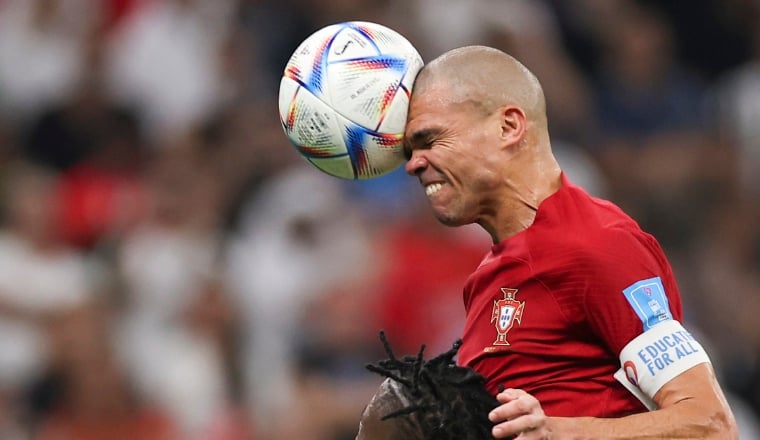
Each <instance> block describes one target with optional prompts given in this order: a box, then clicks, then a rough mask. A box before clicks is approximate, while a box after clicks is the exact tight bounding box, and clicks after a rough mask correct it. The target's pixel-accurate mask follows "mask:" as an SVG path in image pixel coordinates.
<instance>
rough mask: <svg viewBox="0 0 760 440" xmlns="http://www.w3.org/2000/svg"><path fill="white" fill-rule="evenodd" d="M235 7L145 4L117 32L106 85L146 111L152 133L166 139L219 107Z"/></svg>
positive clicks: (171, 1)
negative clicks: (223, 62) (225, 47)
mask: <svg viewBox="0 0 760 440" xmlns="http://www.w3.org/2000/svg"><path fill="white" fill-rule="evenodd" d="M233 6H234V1H233V0H215V1H205V0H155V1H150V2H143V4H141V5H140V7H139V8H137V9H136V10H135V11H134V12H133V13H132V14H130V15H129V16H128V17H126V18H125V19H124V21H123V22H122V23H121V24H120V26H118V27H117V28H116V29H115V30H114V33H113V35H112V38H111V40H110V42H109V45H108V49H107V52H108V54H107V56H106V72H107V73H106V76H107V80H106V82H107V84H108V86H107V87H108V89H109V90H110V93H111V94H112V95H113V97H114V99H116V101H117V102H120V103H124V104H128V105H135V106H136V107H137V108H138V109H139V110H140V111H141V112H142V113H143V114H144V115H145V118H146V120H145V121H144V122H145V123H146V125H147V127H146V128H147V130H148V133H149V134H150V135H152V136H154V137H156V138H158V139H159V140H165V139H166V138H167V137H170V136H172V135H176V134H177V133H182V132H184V131H185V130H187V129H188V128H190V127H193V126H194V125H195V124H196V123H198V122H199V121H201V120H203V118H204V117H206V116H207V115H209V114H211V113H212V112H213V111H214V110H216V108H217V105H218V104H219V101H220V99H221V95H222V92H223V89H224V86H223V84H222V76H223V75H222V72H221V65H220V62H221V50H222V45H223V44H224V42H225V41H226V38H227V37H228V33H229V31H230V26H231V19H232V17H231V12H232V11H233Z"/></svg>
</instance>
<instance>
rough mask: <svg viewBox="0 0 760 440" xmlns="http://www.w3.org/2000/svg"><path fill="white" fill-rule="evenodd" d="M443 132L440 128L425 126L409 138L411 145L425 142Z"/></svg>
mask: <svg viewBox="0 0 760 440" xmlns="http://www.w3.org/2000/svg"><path fill="white" fill-rule="evenodd" d="M440 132H441V129H440V128H424V129H422V130H417V131H415V132H414V133H412V135H411V136H410V137H409V138H408V143H409V145H417V144H425V143H427V142H429V140H430V139H431V138H433V137H435V136H437V135H438V134H439V133H440Z"/></svg>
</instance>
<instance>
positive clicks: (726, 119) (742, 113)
mask: <svg viewBox="0 0 760 440" xmlns="http://www.w3.org/2000/svg"><path fill="white" fill-rule="evenodd" d="M751 17H753V22H754V23H755V25H754V26H751V27H750V28H751V29H752V30H753V31H754V32H753V34H752V39H751V42H752V49H753V51H752V57H751V58H750V59H748V60H747V61H746V62H745V63H743V64H741V65H740V66H737V67H736V68H734V69H731V70H729V71H727V72H725V73H724V74H723V75H721V76H720V77H719V78H718V79H717V81H716V82H715V87H714V88H713V90H712V91H713V97H714V104H715V106H716V109H717V113H716V114H717V116H718V118H717V121H716V122H717V127H716V128H717V129H718V131H719V134H720V136H721V138H722V139H723V141H724V142H725V143H726V144H727V145H734V146H735V147H736V153H737V164H738V172H739V173H738V184H739V185H740V189H741V191H742V193H743V195H744V197H746V198H747V199H749V200H753V199H755V200H756V199H757V198H758V197H759V196H760V176H758V173H757V170H758V169H760V29H758V24H760V5H758V6H756V10H755V11H753V13H752V14H751Z"/></svg>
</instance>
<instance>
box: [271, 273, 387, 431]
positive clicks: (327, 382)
mask: <svg viewBox="0 0 760 440" xmlns="http://www.w3.org/2000/svg"><path fill="white" fill-rule="evenodd" d="M374 289H375V284H374V283H372V282H371V280H369V279H367V280H362V279H361V278H359V279H356V280H353V281H349V282H338V284H337V285H335V286H333V287H330V288H328V289H327V290H326V291H325V292H323V293H322V294H321V295H319V296H316V297H314V298H313V299H312V300H311V301H309V302H308V303H307V304H306V306H305V307H304V308H303V310H302V311H301V316H300V319H298V320H297V321H296V323H294V324H295V327H296V331H297V337H296V340H295V342H294V346H295V362H296V371H295V377H294V382H295V384H296V386H297V390H298V391H297V394H298V398H297V399H294V400H293V402H292V404H291V406H290V407H289V408H288V409H287V410H286V412H284V413H283V414H287V416H286V417H278V418H277V419H276V421H274V422H272V423H271V425H272V426H273V427H274V428H275V430H274V433H273V434H270V435H271V436H272V437H271V438H297V437H305V436H308V437H309V438H310V439H314V440H352V439H353V438H354V437H355V436H356V430H357V426H358V422H357V419H356V414H357V412H358V413H361V411H362V409H363V408H364V406H365V405H366V404H367V402H368V401H369V399H370V398H371V397H372V394H373V391H372V389H373V388H374V389H376V388H377V386H378V384H379V382H380V381H379V380H378V379H377V378H376V377H373V376H372V375H371V374H370V373H369V372H368V371H367V370H366V369H365V368H364V366H365V365H366V364H368V363H370V362H374V361H375V360H377V359H379V358H381V357H382V356H383V355H384V354H383V353H382V351H381V350H380V346H379V344H378V343H377V334H376V331H375V328H376V326H375V325H368V322H374V321H375V317H374V316H372V315H373V314H374V313H373V311H374V308H373V307H372V306H371V300H370V298H371V297H372V296H374V292H373V290H374ZM325 396H330V397H329V398H325Z"/></svg>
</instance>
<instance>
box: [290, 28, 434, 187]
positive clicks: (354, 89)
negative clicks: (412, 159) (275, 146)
mask: <svg viewBox="0 0 760 440" xmlns="http://www.w3.org/2000/svg"><path fill="white" fill-rule="evenodd" d="M422 65H423V62H422V57H421V56H420V54H419V53H418V52H417V50H416V49H415V48H414V46H413V45H412V44H411V43H410V42H409V41H408V40H407V39H406V38H405V37H403V36H402V35H401V34H399V33H398V32H396V31H394V30H392V29H389V28H387V27H385V26H382V25H379V24H376V23H370V22H362V21H351V22H345V23H338V24H332V25H329V26H326V27H324V28H322V29H320V30H318V31H316V32H315V33H313V34H312V35H311V36H309V37H308V38H307V39H306V40H304V41H303V42H302V43H301V44H300V45H299V46H298V48H297V49H296V50H295V52H294V53H293V55H292V56H291V57H290V60H289V61H288V64H287V65H286V66H285V72H284V74H283V77H282V80H281V81H280V96H279V110H280V120H281V122H282V127H283V129H284V130H285V134H286V135H287V136H288V138H289V139H290V141H291V142H292V143H293V145H295V147H296V149H297V151H298V153H299V154H300V155H301V156H302V157H304V158H305V159H306V160H307V161H309V162H310V163H311V164H312V165H314V166H315V167H317V168H319V169H320V170H322V171H324V172H325V173H327V174H330V175H333V176H336V177H340V178H344V179H369V178H372V177H377V176H380V175H383V174H386V173H388V172H390V171H393V170H394V169H396V168H398V166H399V165H401V164H402V163H403V162H404V154H403V146H402V141H403V135H404V127H405V126H406V114H407V110H408V108H409V96H410V94H411V91H412V84H413V83H414V79H415V77H416V76H417V73H418V72H419V70H420V69H421V68H422Z"/></svg>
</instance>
